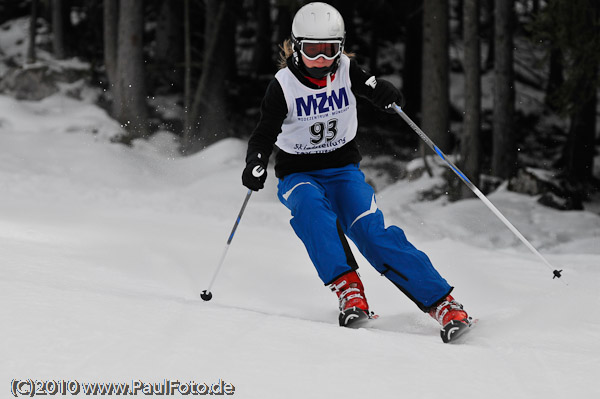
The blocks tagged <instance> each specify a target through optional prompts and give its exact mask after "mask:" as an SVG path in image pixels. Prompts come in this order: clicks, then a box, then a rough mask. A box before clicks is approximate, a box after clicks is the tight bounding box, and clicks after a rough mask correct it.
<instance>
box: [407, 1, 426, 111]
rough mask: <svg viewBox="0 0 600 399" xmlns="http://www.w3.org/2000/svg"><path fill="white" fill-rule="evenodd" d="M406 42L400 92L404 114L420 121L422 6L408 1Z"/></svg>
mask: <svg viewBox="0 0 600 399" xmlns="http://www.w3.org/2000/svg"><path fill="white" fill-rule="evenodd" d="M404 15H405V17H406V20H405V25H406V41H405V50H404V51H405V53H404V68H403V69H402V82H403V84H402V91H403V93H404V96H405V97H406V106H405V107H404V108H405V110H406V113H407V114H409V115H412V116H413V117H414V118H413V119H415V120H416V121H418V123H420V121H421V117H420V115H421V79H422V71H423V5H422V2H421V0H410V1H408V2H407V3H406V5H405V14H404Z"/></svg>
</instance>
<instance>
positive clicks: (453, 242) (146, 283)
mask: <svg viewBox="0 0 600 399" xmlns="http://www.w3.org/2000/svg"><path fill="white" fill-rule="evenodd" d="M118 129H119V126H118V124H116V123H115V122H114V121H112V120H110V119H109V118H108V117H107V116H106V114H105V113H104V112H103V111H102V110H100V109H99V108H97V107H95V106H94V105H91V104H88V103H86V102H81V101H75V100H73V99H69V98H66V97H64V96H61V95H56V96H53V97H51V98H48V99H46V100H44V101H41V102H38V103H31V102H17V101H15V100H13V99H11V98H9V97H6V96H0V148H1V149H2V154H1V155H0V320H2V322H0V337H1V339H0V358H1V359H2V361H1V362H0V396H1V397H9V394H10V385H11V380H13V379H28V378H31V379H53V380H78V381H80V382H83V381H90V382H94V381H97V382H104V381H106V382H130V381H132V380H142V381H144V382H160V381H163V380H164V379H173V380H175V379H177V380H180V381H188V380H193V381H196V382H207V383H212V382H216V381H218V380H219V379H222V380H225V381H227V382H229V383H231V384H233V385H234V386H235V394H234V397H239V398H306V397H314V398H333V397H344V398H397V397H405V398H439V397H443V398H447V399H448V398H488V399H494V398H539V397H544V398H564V397H567V396H568V397H573V398H595V397H599V396H598V395H599V394H600V388H599V386H598V384H597V382H596V381H595V378H597V375H598V372H599V371H600V340H599V339H598V337H599V336H600V319H599V318H598V317H597V314H598V311H599V309H600V294H599V285H600V245H599V244H600V217H598V216H597V215H595V214H592V213H588V212H557V211H554V210H551V209H547V208H543V207H540V206H539V205H537V204H536V202H535V198H531V197H526V196H522V195H517V194H514V193H510V192H507V191H505V190H500V191H498V192H497V193H494V194H493V195H491V196H490V198H491V200H492V202H494V203H495V204H496V205H497V206H498V207H499V208H500V210H501V211H502V212H504V213H505V215H506V216H507V217H508V218H509V219H510V220H511V221H513V222H514V223H515V225H516V226H517V227H518V228H519V229H521V231H522V232H523V233H524V234H525V235H526V236H527V237H528V238H530V239H531V241H532V243H533V244H534V245H535V246H536V247H537V248H539V249H540V250H541V252H542V253H543V254H544V255H545V256H547V258H548V259H549V260H550V262H552V263H553V264H554V265H556V266H557V267H558V268H561V269H564V281H565V282H568V284H569V285H568V286H567V285H566V284H564V283H563V282H562V281H559V280H553V279H552V278H551V277H552V272H551V270H550V269H548V268H547V267H546V266H545V265H544V264H543V263H541V262H540V261H539V260H538V259H537V258H536V257H534V256H533V255H532V254H531V253H530V252H528V250H527V249H526V248H524V246H523V245H522V244H521V243H520V242H519V241H518V240H517V239H516V238H515V237H514V236H512V234H511V233H510V232H509V231H508V230H507V229H506V228H505V227H504V225H502V224H501V222H500V221H498V220H497V219H496V218H495V216H494V215H493V214H492V213H491V212H490V211H489V210H487V208H485V206H484V205H483V204H482V203H481V202H480V201H479V200H466V201H461V202H458V203H453V204H448V203H446V202H445V201H441V200H438V201H434V202H427V203H419V202H417V201H415V198H416V196H417V191H418V190H419V189H420V188H421V187H423V186H427V185H428V184H431V181H428V178H422V179H420V180H418V181H415V182H410V183H409V182H406V181H401V182H399V183H397V184H395V185H392V186H389V187H388V188H386V189H384V190H383V191H382V192H380V193H378V203H379V206H380V208H381V209H382V210H383V211H384V214H385V215H386V221H387V223H394V224H398V225H399V226H401V227H403V228H404V229H405V230H406V232H407V235H408V237H409V239H411V240H412V241H413V242H414V243H415V245H417V247H419V248H421V249H422V250H424V251H425V252H427V253H428V254H429V255H430V257H431V258H432V260H433V262H434V264H435V265H436V267H437V268H438V269H439V270H440V272H441V273H442V275H444V276H445V277H446V278H447V279H448V280H449V282H450V283H451V284H453V285H455V286H456V290H455V296H456V297H457V299H459V300H460V301H461V302H463V304H464V305H465V306H466V308H467V309H468V310H469V312H470V313H471V314H472V315H473V316H475V317H477V318H479V319H480V322H479V323H478V325H477V327H476V328H475V329H474V330H473V331H472V332H471V334H469V335H468V336H465V337H464V339H463V340H462V341H460V342H457V343H456V344H452V345H446V344H443V343H442V342H441V340H440V338H439V335H438V327H437V325H436V323H435V322H434V321H433V320H431V319H430V318H429V317H428V316H426V315H424V314H422V313H421V312H420V311H419V310H418V309H417V307H416V306H414V305H413V304H412V303H411V302H410V301H409V300H408V299H407V298H405V297H404V296H403V295H402V294H401V293H400V292H399V291H398V290H397V289H395V288H394V287H393V286H392V285H391V284H389V283H388V282H387V281H386V280H385V278H383V277H380V276H379V275H378V274H377V273H376V272H375V271H374V269H372V268H371V267H370V266H369V265H368V264H367V262H366V261H365V260H364V258H362V257H360V256H358V254H357V258H358V261H359V264H360V266H361V268H360V270H361V274H362V276H363V279H364V282H365V285H366V289H367V295H368V298H369V301H370V304H371V306H372V308H373V309H374V310H376V311H377V312H378V313H379V314H380V315H381V318H380V319H379V320H377V321H374V322H372V323H371V325H370V326H369V327H368V328H362V329H357V330H352V329H342V328H340V327H338V326H337V317H336V315H337V310H336V306H337V301H336V299H335V296H334V295H333V294H332V293H331V292H329V291H328V289H327V288H325V287H323V285H322V284H321V283H320V280H319V279H318V277H317V275H316V272H315V271H314V269H313V267H312V265H311V263H310V260H309V258H308V256H307V255H306V253H305V251H304V248H303V246H302V244H301V242H300V241H299V240H298V239H297V238H296V237H295V235H294V233H293V231H292V229H291V227H290V226H289V215H288V211H287V210H286V209H285V207H283V205H281V204H279V202H278V200H277V198H276V196H275V190H276V188H275V185H276V182H275V179H274V178H273V176H274V174H273V171H272V170H270V171H269V172H270V178H269V179H268V182H267V187H266V189H265V190H262V191H260V192H258V193H256V194H254V195H253V196H252V198H251V200H250V203H249V205H248V207H247V209H246V213H245V215H244V217H243V219H242V222H241V224H240V227H239V229H238V232H237V234H236V236H235V238H234V240H233V243H232V245H231V247H230V250H229V253H228V255H227V258H226V260H225V264H224V266H223V269H222V271H221V274H220V275H219V277H218V279H217V281H216V283H215V285H214V287H213V294H214V298H213V300H212V301H211V302H203V301H201V300H200V299H199V293H200V292H201V290H203V289H205V288H207V285H208V283H209V281H210V278H211V276H212V273H213V270H214V268H215V267H216V265H217V263H218V261H219V258H220V256H221V254H222V251H223V249H224V246H225V242H226V240H227V237H228V235H229V233H230V231H231V227H232V225H233V222H234V220H235V217H236V216H237V212H238V211H239V208H240V206H241V204H242V201H243V199H244V195H245V194H246V190H245V188H243V187H242V186H241V182H240V174H241V170H242V167H243V163H242V162H243V158H244V152H245V143H243V142H241V141H239V140H233V139H231V140H224V141H221V142H219V143H217V144H215V145H213V146H212V147H210V148H207V149H206V150H205V151H203V152H201V153H199V154H196V155H194V156H191V157H188V158H180V157H178V156H176V151H175V150H174V148H175V147H174V143H173V140H172V138H171V136H169V135H168V134H166V133H165V134H161V135H159V136H158V137H157V138H155V139H154V140H152V141H150V142H137V143H136V144H135V146H134V147H133V148H127V147H124V146H121V145H116V144H110V143H109V140H108V137H110V135H111V134H114V133H115V132H117V131H118ZM355 252H356V251H355ZM81 395H83V394H81Z"/></svg>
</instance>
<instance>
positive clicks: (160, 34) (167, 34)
mask: <svg viewBox="0 0 600 399" xmlns="http://www.w3.org/2000/svg"><path fill="white" fill-rule="evenodd" d="M182 14H183V4H182V2H181V1H169V0H162V4H161V6H160V13H159V15H158V17H157V21H156V53H155V60H156V64H157V65H158V67H159V73H158V76H159V78H160V79H161V80H162V81H166V83H167V85H168V86H169V87H174V88H181V85H182V83H183V75H184V74H183V73H182V72H183V70H182V67H181V64H182V61H183V57H184V56H183V52H184V45H183V44H182V43H183V41H184V40H183V29H182V26H181V18H182Z"/></svg>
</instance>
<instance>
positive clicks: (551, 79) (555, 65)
mask: <svg viewBox="0 0 600 399" xmlns="http://www.w3.org/2000/svg"><path fill="white" fill-rule="evenodd" d="M562 58H563V54H562V51H561V49H560V47H558V46H552V49H551V50H550V72H549V73H548V84H547V85H546V96H545V99H544V102H545V103H546V105H547V106H548V107H549V108H550V109H551V110H553V111H558V110H559V108H560V106H559V105H558V104H557V98H556V92H557V90H558V89H559V88H560V87H561V86H562V84H563V82H564V79H563V62H562Z"/></svg>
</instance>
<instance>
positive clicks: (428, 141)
mask: <svg viewBox="0 0 600 399" xmlns="http://www.w3.org/2000/svg"><path fill="white" fill-rule="evenodd" d="M392 107H393V108H394V111H396V113H397V114H398V115H400V116H401V117H402V119H404V121H405V122H406V123H407V124H408V126H410V127H411V128H412V129H413V130H414V131H415V133H417V134H418V135H419V137H421V139H422V140H423V141H424V142H425V144H427V145H428V146H429V148H431V149H432V150H433V151H435V153H436V154H438V155H439V157H440V158H442V160H443V161H444V162H446V164H447V165H448V166H449V167H450V169H452V171H453V172H454V173H456V175H457V176H458V177H459V178H460V179H461V180H462V181H463V182H464V183H465V184H466V185H467V187H469V188H470V189H471V191H473V193H475V195H476V196H477V197H479V199H480V200H481V201H483V203H484V204H485V205H486V206H487V207H488V208H489V209H490V210H491V211H492V212H493V213H494V214H495V215H496V216H497V217H498V218H499V219H500V220H501V221H502V222H503V223H504V224H505V225H506V227H508V228H509V230H510V231H512V232H513V234H514V235H516V236H517V238H518V239H519V240H521V242H523V244H525V246H526V247H527V248H529V250H530V251H531V252H533V253H534V254H535V255H537V257H538V258H540V259H541V260H542V261H543V262H544V264H545V265H546V266H548V267H549V268H550V270H552V273H553V275H554V277H552V279H555V278H559V279H560V277H562V276H561V272H562V270H558V269H554V266H552V265H551V264H550V262H548V260H547V259H546V258H544V257H543V256H542V254H540V252H539V251H538V250H537V249H535V247H534V246H533V245H532V244H531V243H530V242H529V241H528V240H527V239H526V238H525V237H524V236H523V234H521V232H520V231H519V230H517V228H516V227H515V226H513V225H512V223H511V222H509V221H508V219H507V218H506V217H504V215H503V214H502V213H501V212H500V211H499V210H498V208H496V207H495V206H494V204H492V203H491V202H490V200H489V199H487V197H486V196H485V195H484V194H483V193H482V192H481V191H479V189H478V188H477V187H476V186H475V185H474V184H473V183H472V182H471V181H470V180H469V179H468V178H467V176H465V174H464V173H463V172H461V171H460V169H458V168H457V167H456V165H454V164H453V163H452V162H451V161H450V160H449V159H447V158H446V155H445V154H444V153H443V152H442V150H440V149H439V148H438V147H437V146H436V145H435V144H434V143H433V141H431V139H430V138H429V137H427V135H426V134H425V132H423V130H421V129H420V128H419V126H417V124H416V123H414V122H413V121H412V120H411V119H410V118H409V117H408V115H406V113H404V111H403V110H402V108H400V107H399V106H398V105H396V104H393V105H392ZM565 284H566V283H565Z"/></svg>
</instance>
